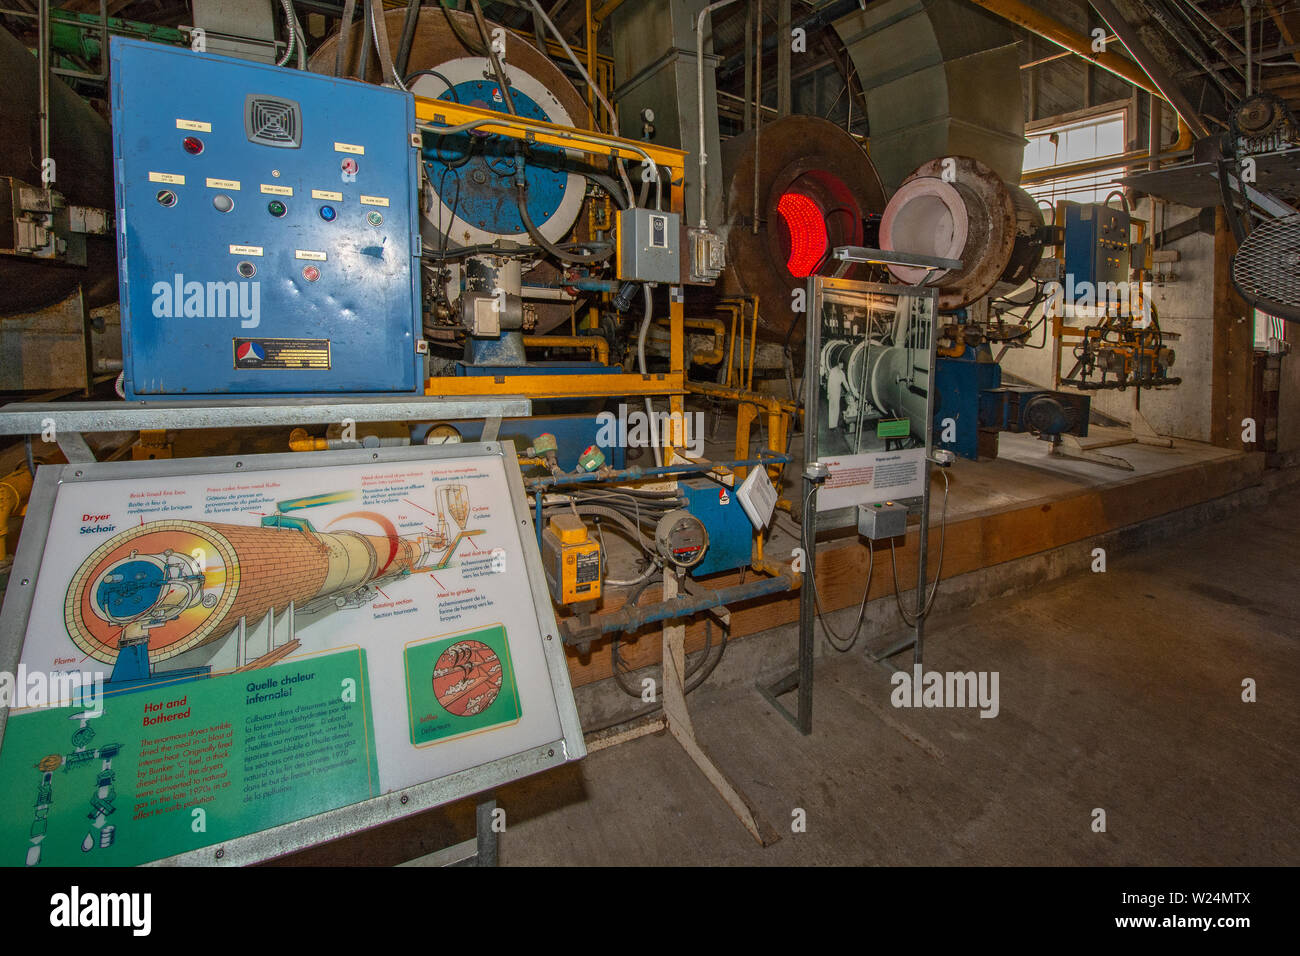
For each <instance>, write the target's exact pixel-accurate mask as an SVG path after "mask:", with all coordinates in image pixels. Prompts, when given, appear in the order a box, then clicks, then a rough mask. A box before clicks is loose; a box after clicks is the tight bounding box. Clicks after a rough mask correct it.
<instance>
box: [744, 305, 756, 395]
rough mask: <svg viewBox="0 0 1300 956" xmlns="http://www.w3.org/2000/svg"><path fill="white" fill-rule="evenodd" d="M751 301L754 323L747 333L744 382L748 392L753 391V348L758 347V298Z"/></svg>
mask: <svg viewBox="0 0 1300 956" xmlns="http://www.w3.org/2000/svg"><path fill="white" fill-rule="evenodd" d="M753 299H754V302H753V305H752V306H751V308H752V309H753V311H754V322H753V326H752V327H751V329H750V333H749V378H748V379H747V380H746V382H745V388H747V389H749V390H750V391H753V389H754V348H755V347H756V346H757V345H758V296H754V297H753Z"/></svg>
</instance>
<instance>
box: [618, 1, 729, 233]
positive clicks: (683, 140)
mask: <svg viewBox="0 0 1300 956" xmlns="http://www.w3.org/2000/svg"><path fill="white" fill-rule="evenodd" d="M708 2H709V0H624V2H623V3H622V4H620V5H619V6H618V7H617V9H615V10H614V12H613V13H612V14H610V18H609V25H610V36H611V40H612V42H613V46H614V75H615V76H616V77H617V78H618V88H617V89H616V90H615V91H614V102H615V103H616V104H617V109H618V121H619V126H620V129H621V132H622V133H623V135H624V136H627V137H630V138H633V139H639V138H642V135H643V133H645V132H647V128H649V129H652V130H653V132H651V133H650V135H649V136H648V138H649V140H650V141H651V142H653V143H655V144H656V145H658V146H671V147H673V148H674V149H682V150H685V151H686V152H688V153H690V154H691V161H690V162H689V163H687V165H686V185H685V190H686V215H685V220H684V221H685V222H686V223H688V224H690V225H695V224H696V223H697V222H699V219H700V210H699V205H700V184H699V177H700V170H699V165H698V160H699V146H700V119H699V105H698V87H699V77H698V75H697V73H696V69H697V64H696V49H695V47H696V39H697V37H696V32H695V28H696V21H697V18H698V17H699V15H700V11H702V10H703V9H704V8H705V7H706V6H707V5H708ZM716 68H717V57H715V56H714V55H713V34H712V31H711V30H710V29H709V23H708V21H706V22H705V32H704V103H705V115H704V148H705V152H706V154H707V156H708V160H709V163H708V165H707V166H706V167H705V171H704V175H705V188H706V196H705V202H706V204H707V206H708V208H707V209H706V210H705V211H706V212H707V213H708V219H709V223H710V224H711V225H713V226H714V227H716V226H717V224H718V222H719V221H720V219H721V216H722V209H723V195H722V174H721V172H720V169H719V163H718V161H719V159H720V158H721V157H720V150H719V135H718V111H717V108H716V104H717V102H718V94H717V88H716V86H715V83H714V74H715V71H716ZM646 110H650V111H652V113H653V116H654V120H653V122H652V123H649V124H647V123H646V122H645V121H644V120H643V116H644V115H645V111H646Z"/></svg>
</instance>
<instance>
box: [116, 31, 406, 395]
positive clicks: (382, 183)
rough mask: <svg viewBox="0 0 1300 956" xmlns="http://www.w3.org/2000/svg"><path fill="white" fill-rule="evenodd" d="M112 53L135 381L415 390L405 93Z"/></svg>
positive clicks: (201, 58)
mask: <svg viewBox="0 0 1300 956" xmlns="http://www.w3.org/2000/svg"><path fill="white" fill-rule="evenodd" d="M111 53H112V78H113V80H112V84H113V88H112V109H113V161H114V168H115V171H116V181H117V221H118V264H119V277H120V278H119V282H120V286H121V300H122V338H123V342H122V346H123V356H124V366H125V376H124V384H125V390H126V397H127V398H129V399H144V400H178V399H182V400H183V399H213V398H228V397H231V396H234V397H256V396H292V395H300V394H312V393H321V392H329V393H335V394H346V395H376V394H402V393H407V394H418V393H419V392H420V391H421V388H422V385H423V382H422V379H423V370H424V356H423V355H422V354H420V348H421V338H422V322H421V313H420V275H419V268H418V256H419V216H418V214H417V209H418V207H417V205H416V202H417V199H416V186H417V182H418V169H419V162H420V151H419V144H418V141H416V142H415V143H414V144H413V142H412V134H413V132H414V131H415V113H414V101H413V99H412V97H411V95H410V94H409V93H402V92H400V91H397V90H391V89H385V88H382V87H378V86H372V85H369V84H365V83H357V82H354V81H350V80H340V79H335V78H333V77H327V76H321V75H318V74H314V73H307V72H304V71H299V70H290V69H281V68H277V67H274V66H269V65H265V64H260V63H251V62H248V61H245V60H236V59H230V58H227V57H219V56H210V55H206V54H199V53H192V52H190V51H187V50H178V49H175V48H171V47H165V46H160V45H157V44H152V43H145V42H141V41H136V40H125V39H119V38H116V37H114V38H113V40H112V44H111Z"/></svg>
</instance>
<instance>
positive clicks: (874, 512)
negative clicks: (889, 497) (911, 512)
mask: <svg viewBox="0 0 1300 956" xmlns="http://www.w3.org/2000/svg"><path fill="white" fill-rule="evenodd" d="M858 534H860V535H862V536H863V537H864V538H868V539H870V540H872V541H879V540H881V539H882V538H897V537H898V536H899V535H904V534H907V506H906V505H901V504H899V503H898V502H896V501H878V502H876V503H875V504H869V505H858Z"/></svg>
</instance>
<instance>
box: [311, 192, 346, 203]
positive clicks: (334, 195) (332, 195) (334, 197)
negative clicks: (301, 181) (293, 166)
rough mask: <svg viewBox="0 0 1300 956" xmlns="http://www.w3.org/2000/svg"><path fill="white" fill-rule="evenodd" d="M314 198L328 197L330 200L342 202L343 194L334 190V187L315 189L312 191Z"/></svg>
mask: <svg viewBox="0 0 1300 956" xmlns="http://www.w3.org/2000/svg"><path fill="white" fill-rule="evenodd" d="M311 198H312V199H328V200H329V201H330V202H342V201H343V194H342V193H339V192H334V190H332V189H313V190H312V191H311Z"/></svg>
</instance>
